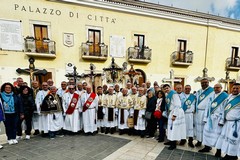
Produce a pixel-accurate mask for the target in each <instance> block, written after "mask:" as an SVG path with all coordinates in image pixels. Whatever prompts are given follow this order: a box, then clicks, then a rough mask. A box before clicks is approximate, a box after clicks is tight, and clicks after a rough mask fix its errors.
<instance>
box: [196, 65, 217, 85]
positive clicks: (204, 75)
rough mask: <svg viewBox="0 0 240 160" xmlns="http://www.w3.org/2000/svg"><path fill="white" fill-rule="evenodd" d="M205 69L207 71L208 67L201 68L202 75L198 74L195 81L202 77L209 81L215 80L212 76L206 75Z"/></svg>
mask: <svg viewBox="0 0 240 160" xmlns="http://www.w3.org/2000/svg"><path fill="white" fill-rule="evenodd" d="M207 71H208V69H207V68H204V69H203V76H202V77H200V76H198V77H197V78H196V79H195V81H197V82H200V81H201V80H202V79H207V80H208V81H209V82H211V81H214V80H215V78H214V77H208V74H207Z"/></svg>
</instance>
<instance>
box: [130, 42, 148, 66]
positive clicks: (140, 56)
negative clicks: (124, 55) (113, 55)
mask: <svg viewBox="0 0 240 160" xmlns="http://www.w3.org/2000/svg"><path fill="white" fill-rule="evenodd" d="M151 59H152V49H150V48H149V47H146V46H144V47H142V48H140V47H138V46H135V47H129V48H128V61H129V62H138V63H150V62H151Z"/></svg>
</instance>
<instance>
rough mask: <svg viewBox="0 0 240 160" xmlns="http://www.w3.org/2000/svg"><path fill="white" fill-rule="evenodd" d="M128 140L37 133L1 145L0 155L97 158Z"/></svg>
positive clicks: (21, 159) (12, 159)
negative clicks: (16, 142)
mask: <svg viewBox="0 0 240 160" xmlns="http://www.w3.org/2000/svg"><path fill="white" fill-rule="evenodd" d="M128 142H129V140H127V139H122V138H115V137H111V136H105V135H96V136H83V135H74V136H65V137H62V138H61V137H57V138H55V139H53V140H50V139H49V138H42V137H41V136H37V137H34V138H32V139H31V140H21V141H19V144H17V145H8V144H6V145H4V148H3V149H1V150H0V158H1V159H4V160H17V159H18V160H26V159H28V160H64V159H68V160H77V159H79V160H100V159H103V158H105V157H107V156H108V155H110V154H111V153H113V152H114V151H116V150H117V149H119V148H121V147H122V146H123V145H125V144H126V143H128Z"/></svg>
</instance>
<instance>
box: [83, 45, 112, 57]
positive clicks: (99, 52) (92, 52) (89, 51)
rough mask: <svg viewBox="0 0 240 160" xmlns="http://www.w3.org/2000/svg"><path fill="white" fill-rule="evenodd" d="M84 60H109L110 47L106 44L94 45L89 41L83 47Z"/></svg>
mask: <svg viewBox="0 0 240 160" xmlns="http://www.w3.org/2000/svg"><path fill="white" fill-rule="evenodd" d="M81 53H82V59H95V60H102V61H105V60H107V57H108V46H107V45H105V44H104V43H95V44H94V43H93V42H89V41H87V42H86V43H82V45H81Z"/></svg>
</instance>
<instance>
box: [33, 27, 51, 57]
mask: <svg viewBox="0 0 240 160" xmlns="http://www.w3.org/2000/svg"><path fill="white" fill-rule="evenodd" d="M34 36H35V45H36V52H37V53H48V43H45V42H44V41H43V39H44V38H45V39H47V38H48V30H47V26H45V25H34Z"/></svg>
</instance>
